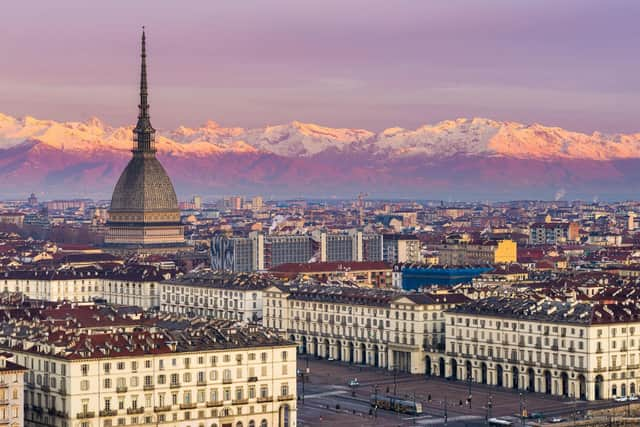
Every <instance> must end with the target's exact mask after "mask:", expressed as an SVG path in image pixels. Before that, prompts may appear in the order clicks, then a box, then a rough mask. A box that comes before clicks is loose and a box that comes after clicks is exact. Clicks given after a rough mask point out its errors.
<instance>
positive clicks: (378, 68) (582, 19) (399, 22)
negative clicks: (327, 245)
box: [0, 0, 640, 132]
mask: <svg viewBox="0 0 640 427" xmlns="http://www.w3.org/2000/svg"><path fill="white" fill-rule="evenodd" d="M178 5H181V6H180V7H179V6H178ZM639 15H640V2H638V1H634V0H627V1H622V0H608V1H606V2H602V1H599V0H535V1H525V0H521V1H514V0H483V1H478V0H429V1H426V0H423V1H419V0H418V1H416V0H395V1H389V0H323V1H299V0H270V1H263V0H243V1H210V0H194V1H189V2H175V1H157V0H156V1H152V0H136V1H130V0H127V1H124V0H111V1H105V2H87V1H84V0H83V1H81V0H56V1H55V2H49V1H30V0H21V1H20V2H9V3H7V4H5V5H3V11H2V15H1V16H0V52H2V54H1V55H0V101H1V105H0V111H1V112H3V113H6V114H11V115H17V116H21V115H26V114H29V115H34V116H37V117H41V118H52V119H56V120H84V119H86V118H88V117H91V116H98V117H100V118H101V119H103V120H105V121H106V122H108V123H110V124H113V125H122V124H132V123H133V122H134V120H135V114H136V96H137V94H136V90H137V84H138V81H137V78H138V60H139V56H138V49H139V33H140V26H141V25H143V24H144V25H146V26H147V29H148V51H149V55H150V57H149V60H148V62H149V67H150V71H149V74H150V75H149V80H150V86H151V108H152V109H151V113H152V117H153V123H154V125H155V126H156V127H157V128H160V129H162V128H172V127H175V126H177V125H179V124H184V125H188V126H196V125H198V124H201V123H203V122H204V121H206V120H207V119H212V120H215V121H218V122H220V123H221V124H223V125H227V126H232V125H236V126H244V127H252V126H261V125H266V124H274V123H284V122H289V121H292V120H301V121H309V122H316V123H320V124H324V125H328V126H347V127H365V128H369V129H373V130H379V129H382V128H385V127H391V126H403V127H416V126H418V125H420V124H422V123H433V122H436V121H438V120H443V119H450V118H456V117H472V116H483V117H489V118H494V119H499V120H516V121H522V122H541V123H545V124H548V125H557V126H562V127H565V128H569V129H575V130H581V131H588V132H590V131H593V130H602V131H606V132H616V131H619V132H633V131H640V125H638V121H637V115H638V112H639V111H640V90H639V85H640V80H639V79H638V75H640V63H639V59H638V58H639V55H638V53H637V50H638V46H640V26H638V25H637V23H636V18H637V16H639Z"/></svg>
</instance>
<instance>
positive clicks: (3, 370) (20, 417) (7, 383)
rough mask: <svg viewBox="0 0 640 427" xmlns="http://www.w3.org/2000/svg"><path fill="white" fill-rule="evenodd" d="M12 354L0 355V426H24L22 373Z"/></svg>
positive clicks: (23, 371)
mask: <svg viewBox="0 0 640 427" xmlns="http://www.w3.org/2000/svg"><path fill="white" fill-rule="evenodd" d="M25 372H26V369H25V368H24V367H23V366H20V365H18V364H17V363H15V356H14V355H13V354H12V353H7V352H2V353H0V424H4V425H7V426H10V427H22V426H24V373H25Z"/></svg>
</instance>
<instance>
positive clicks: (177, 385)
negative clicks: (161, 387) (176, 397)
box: [169, 383, 180, 388]
mask: <svg viewBox="0 0 640 427" xmlns="http://www.w3.org/2000/svg"><path fill="white" fill-rule="evenodd" d="M169 388H180V383H171V384H169Z"/></svg>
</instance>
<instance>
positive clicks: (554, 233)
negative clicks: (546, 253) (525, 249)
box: [529, 222, 580, 245]
mask: <svg viewBox="0 0 640 427" xmlns="http://www.w3.org/2000/svg"><path fill="white" fill-rule="evenodd" d="M579 238H580V225H579V224H578V223H577V222H537V223H535V224H532V225H531V227H530V231H529V243H531V244H533V245H556V244H558V243H565V242H575V241H578V239H579Z"/></svg>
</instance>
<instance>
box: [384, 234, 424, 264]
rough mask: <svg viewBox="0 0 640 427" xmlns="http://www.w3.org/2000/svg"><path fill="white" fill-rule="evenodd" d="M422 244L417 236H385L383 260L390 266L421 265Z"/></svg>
mask: <svg viewBox="0 0 640 427" xmlns="http://www.w3.org/2000/svg"><path fill="white" fill-rule="evenodd" d="M420 249H421V244H420V241H419V240H418V238H417V237H416V236H412V235H406V234H385V235H383V240H382V259H383V261H385V262H388V263H389V264H392V265H393V264H397V263H421V262H422V254H421V250H420Z"/></svg>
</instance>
